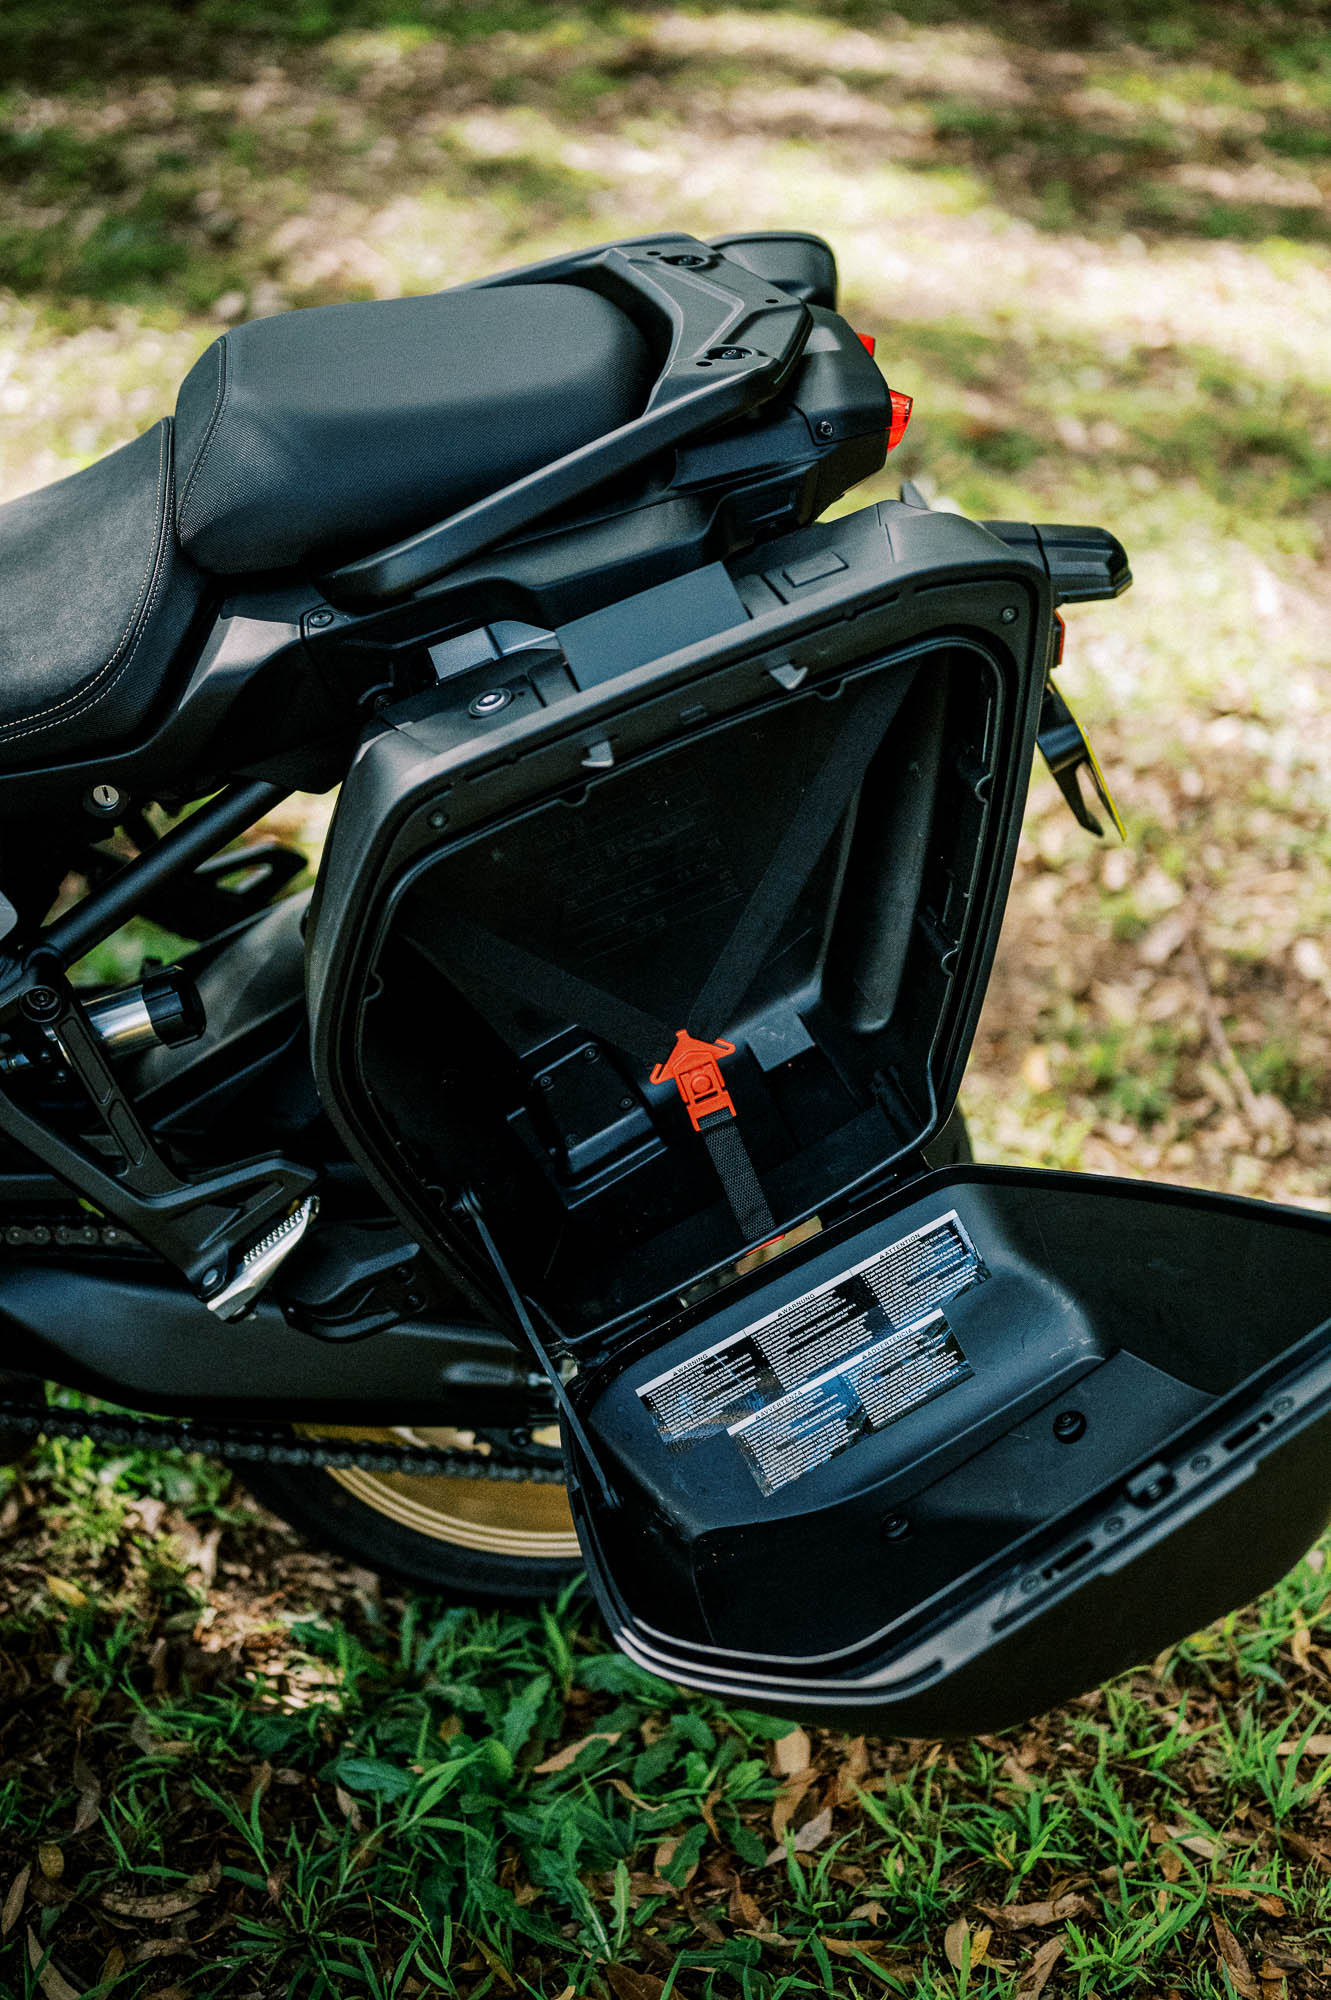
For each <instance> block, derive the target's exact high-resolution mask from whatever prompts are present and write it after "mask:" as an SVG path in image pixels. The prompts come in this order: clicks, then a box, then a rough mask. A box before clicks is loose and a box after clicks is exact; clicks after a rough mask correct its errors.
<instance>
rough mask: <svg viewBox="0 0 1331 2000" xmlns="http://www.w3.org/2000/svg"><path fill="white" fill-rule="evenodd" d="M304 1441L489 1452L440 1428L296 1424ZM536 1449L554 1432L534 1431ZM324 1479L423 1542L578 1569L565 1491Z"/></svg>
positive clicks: (383, 1478)
mask: <svg viewBox="0 0 1331 2000" xmlns="http://www.w3.org/2000/svg"><path fill="white" fill-rule="evenodd" d="M296 1429H297V1430H298V1431H299V1433H300V1435H301V1436H302V1437H320V1438H351V1439H354V1440H355V1441H356V1442H357V1443H360V1444H414V1445H425V1446H428V1447H430V1448H431V1449H433V1450H436V1451H476V1452H481V1453H484V1452H488V1450H489V1446H488V1445H486V1444H484V1443H481V1442H479V1441H478V1440H477V1439H476V1438H475V1437H474V1436H473V1434H472V1433H471V1432H470V1431H456V1430H449V1429H447V1428H444V1427H439V1428H434V1429H425V1428H422V1429H416V1428H414V1427H412V1426H410V1425H406V1424H401V1425H396V1426H394V1427H393V1428H392V1429H375V1430H365V1429H362V1428H361V1427H360V1426H359V1425H338V1426H331V1425H326V1424H317V1425H316V1424H298V1425H297V1426H296ZM535 1435H536V1439H537V1442H538V1443H541V1444H546V1443H552V1442H557V1441H558V1435H559V1434H558V1431H556V1430H554V1429H551V1430H550V1431H549V1433H547V1432H545V1431H538V1432H537V1433H536V1434H535ZM323 1469H324V1471H325V1473H326V1474H327V1476H328V1477H329V1478H330V1479H335V1480H336V1481H337V1483H338V1485H339V1486H342V1487H345V1489H346V1491H347V1492H348V1493H351V1494H353V1495H354V1496H355V1498H356V1499H357V1500H359V1501H361V1503H362V1504H363V1505H364V1506H366V1507H372V1508H373V1509H374V1511H375V1513H376V1514H382V1515H384V1516H385V1518H386V1519H388V1520H390V1521H395V1522H396V1523H397V1525H398V1526H399V1527H401V1528H407V1529H410V1531H411V1532H412V1533H413V1534H416V1535H422V1536H424V1537H425V1539H426V1540H427V1541H432V1542H447V1543H448V1544H449V1545H450V1546H451V1547H453V1548H456V1549H467V1550H470V1551H471V1552H472V1553H474V1554H477V1555H489V1556H507V1557H509V1558H510V1559H511V1560H517V1561H525V1562H576V1561H577V1560H578V1537H577V1534H576V1532H575V1531H574V1527H573V1516H572V1514H571V1513H570V1512H569V1505H568V1494H567V1493H566V1491H565V1489H564V1488H563V1487H562V1486H555V1485H550V1484H548V1483H546V1482H544V1481H541V1482H538V1481H536V1480H534V1479H533V1480H524V1479H447V1478H444V1477H442V1476H440V1477H435V1476H433V1475H431V1476H428V1477H422V1476H421V1475H419V1474H417V1473H408V1472H371V1471H369V1470H368V1469H367V1468H366V1467H364V1466H359V1465H353V1466H332V1465H329V1466H325V1467H324V1468H323Z"/></svg>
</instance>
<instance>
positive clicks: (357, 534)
mask: <svg viewBox="0 0 1331 2000" xmlns="http://www.w3.org/2000/svg"><path fill="white" fill-rule="evenodd" d="M654 373H655V371H654V369H653V368H652V366H651V363H650V359H649V356H648V352H647V346H646V343H645V342H644V340H643V338H642V335H641V334H640V333H639V332H638V329H637V328H636V327H635V326H634V324H633V322H632V321H631V320H630V319H628V318H627V317H626V316H625V315H624V314H623V313H622V312H621V311H620V310H619V308H618V307H617V306H615V305H612V304H611V303H610V302H609V301H608V300H607V299H603V298H601V297H599V296H598V295H597V294H596V293H594V292H589V291H584V290H582V289H580V288H579V287H576V286H572V285H514V286H497V287H494V288H493V289H487V288H483V287H482V288H477V289H476V290H474V291H473V290H459V291H452V292H438V293H435V294H433V295H432V296H430V297H426V298H410V299H383V300H378V301H375V302H373V303H369V304H364V305H338V306H316V307H312V308H311V309H309V310H308V311H305V312H293V313H282V314H279V315H278V316H277V317H275V318H272V319H260V320H251V321H250V322H249V323H248V324H247V325H245V326H239V327H236V328H234V329H232V330H231V331H229V332H227V333H224V334H222V335H221V337H220V338H219V339H217V340H215V341H214V342H213V344H212V346H211V347H209V348H208V349H207V350H206V351H205V353H204V354H203V355H201V356H200V358H199V360H198V361H197V362H196V363H195V365H194V367H193V368H192V369H191V370H190V372H189V374H188V375H187V376H186V377H185V380H184V382H183V383H182V384H181V389H180V395H179V397H178V399H177V402H176V444H177V452H178V455H179V461H180V495H179V500H178V502H177V511H176V521H177V526H178V529H179V533H180V540H181V545H182V547H183V548H184V549H185V550H186V551H187V553H188V554H189V556H190V558H191V559H192V560H193V561H194V562H196V563H197V564H198V565H199V566H200V568H202V569H206V570H211V571H215V572H217V573H219V574H222V575H236V574H238V573H244V572H246V571H253V570H260V569H285V568H289V567H291V566H293V565H296V564H310V563H315V562H319V563H328V562H330V561H337V560H340V559H342V558H344V557H348V556H353V555H362V554H367V553H369V552H370V551H371V550H373V549H376V548H383V547H386V546H387V544H389V543H390V542H393V541H397V540H398V539H399V538H400V537H402V536H403V535H407V534H410V533H412V532H413V530H415V529H418V528H423V527H427V526H428V525H429V524H430V523H431V522H433V521H437V520H440V519H442V518H443V517H444V516H445V515H447V514H451V513H455V512H456V511H457V510H458V509H459V508H462V507H465V506H467V505H468V503H469V502H471V501H473V500H479V499H481V498H482V497H483V496H484V495H485V494H487V493H492V492H494V491H495V490H497V489H498V488H499V487H502V486H506V485H508V484H509V483H510V482H511V481H512V480H515V479H519V478H521V477H522V476H523V475H524V474H525V473H528V472H534V471H535V470H536V469H537V468H538V467H539V466H542V465H545V464H547V463H549V461H550V460H552V459H556V458H560V457H562V456H563V455H564V454H565V453H566V452H569V451H572V450H574V449H575V448H576V447H577V446H579V445H583V444H588V443H590V442H591V440H592V439H593V438H597V437H600V436H601V435H603V433H605V432H606V431H609V430H613V429H615V428H617V427H618V426H619V425H620V424H622V423H625V422H626V421H627V420H628V419H629V418H630V417H632V416H635V415H637V414H638V412H639V411H640V410H641V409H642V407H643V404H644V403H645V401H646V398H647V392H648V389H649V387H650V385H651V381H652V379H653V376H654Z"/></svg>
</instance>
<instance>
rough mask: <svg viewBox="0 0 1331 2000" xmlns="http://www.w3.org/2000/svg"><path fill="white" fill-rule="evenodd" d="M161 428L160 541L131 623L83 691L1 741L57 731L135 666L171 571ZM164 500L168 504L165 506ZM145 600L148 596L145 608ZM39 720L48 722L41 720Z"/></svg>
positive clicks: (21, 721)
mask: <svg viewBox="0 0 1331 2000" xmlns="http://www.w3.org/2000/svg"><path fill="white" fill-rule="evenodd" d="M161 428H162V451H161V457H160V460H159V465H158V475H157V493H156V496H155V503H154V511H155V512H156V515H157V520H158V531H157V538H156V541H155V543H154V546H153V550H152V553H151V555H150V556H149V558H148V567H147V569H146V570H145V572H144V577H143V582H142V583H141V584H140V586H139V594H138V598H137V600H136V602H135V605H134V609H133V611H132V612H131V614H130V618H129V623H128V624H127V625H126V627H125V629H124V631H123V632H122V633H121V635H120V638H119V639H118V640H117V642H116V646H115V650H114V652H112V653H111V655H110V657H109V658H108V659H107V660H105V661H104V662H103V664H102V665H101V666H100V667H99V668H98V669H97V672H96V673H95V674H94V676H93V678H92V680H91V681H89V682H87V683H86V684H85V685H84V686H83V687H82V688H79V689H78V690H76V692H75V693H73V694H71V695H66V696H65V697H64V698H63V700H61V701H58V702H55V703H53V704H52V705H51V706H50V707H48V708H38V709H33V710H32V712H31V713H30V714H28V715H20V716H16V717H15V718H14V720H13V721H12V722H6V723H4V724H0V738H9V739H11V740H17V739H18V738H19V737H22V736H36V735H39V734H40V733H41V731H42V730H44V729H54V728H56V727H58V725H59V724H60V723H61V722H68V721H70V720H72V718H73V716H74V715H77V714H79V713H80V712H82V711H83V710H84V709H87V708H89V707H95V706H96V704H97V703H98V702H99V701H102V700H104V699H105V697H106V696H107V695H108V694H109V693H110V692H111V689H112V688H113V687H115V685H116V684H117V682H118V681H119V680H120V679H121V677H122V676H123V675H124V674H125V672H126V671H127V669H128V668H129V667H130V666H131V664H132V663H133V660H134V656H135V654H136V653H137V652H138V650H139V646H140V644H141V643H142V640H143V636H144V634H145V633H146V632H147V630H148V628H149V626H150V625H151V624H152V614H153V609H154V607H155V605H156V602H157V597H158V593H159V591H160V589H161V585H162V578H163V576H164V575H165V573H166V571H167V570H168V569H169V568H170V563H169V560H166V559H165V558H166V556H167V551H168V550H169V549H170V546H171V541H170V515H171V509H170V498H171V493H170V488H171V466H170V457H169V453H168V446H169V442H170V432H171V426H170V423H169V421H168V420H167V419H166V418H165V417H164V418H163V419H162V426H161ZM164 499H165V501H166V503H167V504H166V505H165V506H163V500H164ZM150 583H151V585H152V590H151V594H150V595H147V593H148V587H149V584H150ZM145 596H147V602H146V604H145ZM136 624H138V627H139V629H138V632H137V633H136V634H135V636H134V643H133V645H132V646H131V647H130V649H129V652H128V653H127V654H126V655H125V658H124V659H123V660H122V661H121V662H120V665H119V667H116V671H115V673H114V674H112V676H111V679H110V680H109V681H105V676H106V675H107V674H108V673H110V672H111V669H112V668H113V667H115V666H116V661H117V659H118V658H119V655H120V653H121V652H122V650H123V648H124V646H125V642H126V641H127V640H128V639H129V637H130V634H131V633H133V632H134V627H135V625H136ZM102 682H105V684H104V685H99V683H102ZM62 710H67V711H69V713H67V714H62V713H61V711H62ZM39 717H40V718H45V719H44V720H39V719H38V718H39Z"/></svg>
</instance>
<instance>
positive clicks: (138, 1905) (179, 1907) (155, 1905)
mask: <svg viewBox="0 0 1331 2000" xmlns="http://www.w3.org/2000/svg"><path fill="white" fill-rule="evenodd" d="M97 1900H98V1902H99V1903H100V1904H101V1906H102V1908H103V1909H104V1910H109V1911H110V1912H111V1915H112V1916H113V1917H137V1918H141V1919H142V1920H143V1921H144V1922H145V1923H163V1922H165V1920H166V1918H167V1917H179V1916H183V1915H184V1913H185V1911H186V1910H192V1909H193V1908H194V1906H195V1904H196V1903H200V1902H202V1900H203V1891H202V1890H201V1889H198V1888H193V1887H190V1888H181V1889H168V1890H167V1891H166V1892H165V1894H163V1895H160V1896H124V1895H117V1894H116V1892H115V1890H113V1889H108V1890H106V1891H105V1893H104V1894H103V1895H101V1896H99V1897H98V1898H97Z"/></svg>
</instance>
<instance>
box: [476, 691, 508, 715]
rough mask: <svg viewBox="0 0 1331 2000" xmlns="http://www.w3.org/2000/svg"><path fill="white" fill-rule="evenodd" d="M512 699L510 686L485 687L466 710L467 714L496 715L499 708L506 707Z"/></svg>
mask: <svg viewBox="0 0 1331 2000" xmlns="http://www.w3.org/2000/svg"><path fill="white" fill-rule="evenodd" d="M512 699H513V691H512V689H511V688H487V689H486V690H485V693H484V694H478V695H477V697H476V699H475V701H474V702H472V703H471V705H470V707H469V708H468V710H467V713H468V715H498V713H499V711H500V709H501V708H507V707H508V704H509V703H510V702H511V701H512Z"/></svg>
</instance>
